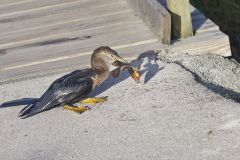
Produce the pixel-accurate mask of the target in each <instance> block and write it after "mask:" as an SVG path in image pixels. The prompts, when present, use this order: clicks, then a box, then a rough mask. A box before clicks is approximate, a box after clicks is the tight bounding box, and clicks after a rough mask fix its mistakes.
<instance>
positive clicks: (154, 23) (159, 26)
mask: <svg viewBox="0 0 240 160" xmlns="http://www.w3.org/2000/svg"><path fill="white" fill-rule="evenodd" d="M128 2H129V3H130V5H131V6H132V7H133V8H134V9H135V10H136V11H137V12H138V13H140V16H141V17H142V18H143V20H144V22H145V23H146V24H147V25H148V26H149V27H150V29H151V30H152V32H153V33H154V34H156V35H157V37H158V38H159V40H161V41H162V42H163V43H164V44H170V35H171V17H170V14H169V13H168V11H167V10H166V9H165V8H164V7H163V6H162V5H161V4H160V3H159V2H158V1H156V0H128Z"/></svg>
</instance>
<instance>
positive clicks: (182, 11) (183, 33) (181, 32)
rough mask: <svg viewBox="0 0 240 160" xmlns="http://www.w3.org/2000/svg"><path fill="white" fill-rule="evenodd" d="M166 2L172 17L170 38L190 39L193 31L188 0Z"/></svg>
mask: <svg viewBox="0 0 240 160" xmlns="http://www.w3.org/2000/svg"><path fill="white" fill-rule="evenodd" d="M167 2H168V3H167V4H168V9H169V10H170V13H171V16H172V38H173V39H181V38H187V37H191V36H192V35H193V31H192V20H191V16H190V9H189V7H190V6H189V0H167Z"/></svg>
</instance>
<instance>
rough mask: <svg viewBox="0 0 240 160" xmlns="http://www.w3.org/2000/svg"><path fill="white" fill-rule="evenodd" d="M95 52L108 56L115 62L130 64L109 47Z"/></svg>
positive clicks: (100, 48)
mask: <svg viewBox="0 0 240 160" xmlns="http://www.w3.org/2000/svg"><path fill="white" fill-rule="evenodd" d="M94 52H99V53H102V54H103V55H106V56H107V57H109V58H111V59H112V60H113V61H120V62H124V63H128V62H127V61H126V60H124V59H123V58H122V57H120V56H119V55H118V53H117V52H116V51H114V50H113V49H111V48H110V47H108V46H103V47H99V48H97V49H96V50H95V51H94Z"/></svg>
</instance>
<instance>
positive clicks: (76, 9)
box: [0, 0, 161, 82]
mask: <svg viewBox="0 0 240 160" xmlns="http://www.w3.org/2000/svg"><path fill="white" fill-rule="evenodd" d="M0 37H1V38H0V82H4V81H9V80H14V79H19V78H20V79H21V78H24V77H28V76H37V75H38V76H39V75H45V74H49V73H55V72H60V71H63V70H72V69H76V68H79V67H84V66H89V58H90V55H91V53H92V51H93V50H94V49H95V48H97V47H98V46H102V45H108V46H110V47H112V48H114V49H116V50H117V51H119V53H120V54H121V55H123V57H126V56H127V57H132V56H135V55H137V54H139V53H141V52H144V51H148V50H151V49H158V48H159V47H161V43H160V42H159V41H158V40H157V39H156V37H155V36H154V35H153V34H152V33H151V31H150V30H149V29H148V27H147V26H146V25H145V24H144V22H143V21H142V20H141V19H140V18H139V17H138V16H136V15H135V13H134V11H133V10H132V9H131V7H130V6H129V5H128V3H127V2H126V0H121V1H116V0H104V1H103V0H51V1H49V0H41V1H39V0H21V1H19V0H1V1H0Z"/></svg>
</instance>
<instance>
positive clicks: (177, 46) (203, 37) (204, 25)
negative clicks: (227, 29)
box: [159, 0, 231, 56]
mask: <svg viewBox="0 0 240 160" xmlns="http://www.w3.org/2000/svg"><path fill="white" fill-rule="evenodd" d="M159 2H160V3H161V4H162V5H163V6H164V7H165V8H167V0H159ZM190 10H191V17H192V25H193V31H194V32H195V33H194V36H193V37H190V38H187V39H184V40H181V41H175V42H173V43H172V45H170V46H168V47H167V48H168V50H169V51H170V52H183V53H190V54H199V53H214V54H219V55H222V56H231V49H230V44H229V38H228V36H227V35H226V34H224V33H223V32H221V31H220V30H219V27H218V26H217V25H216V24H215V23H213V22H212V21H211V20H210V19H207V18H206V17H205V16H204V15H203V14H202V13H201V12H200V11H199V10H197V9H196V8H195V7H193V6H192V5H190Z"/></svg>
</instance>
